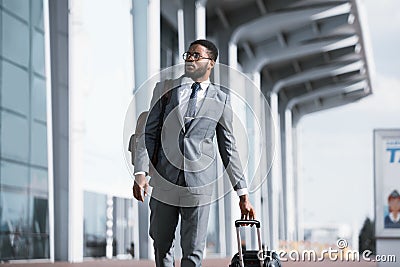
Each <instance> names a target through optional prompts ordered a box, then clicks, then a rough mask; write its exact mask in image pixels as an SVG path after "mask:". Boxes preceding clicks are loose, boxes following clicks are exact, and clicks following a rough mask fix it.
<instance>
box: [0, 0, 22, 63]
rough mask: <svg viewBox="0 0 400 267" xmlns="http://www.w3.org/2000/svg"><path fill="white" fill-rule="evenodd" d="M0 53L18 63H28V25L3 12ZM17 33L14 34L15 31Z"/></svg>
mask: <svg viewBox="0 0 400 267" xmlns="http://www.w3.org/2000/svg"><path fill="white" fill-rule="evenodd" d="M10 1H11V0H10ZM2 15H3V18H2V19H3V21H2V24H3V25H2V26H3V29H2V30H3V35H2V39H1V40H2V45H3V51H2V55H3V56H4V57H6V58H8V59H10V60H12V61H14V62H16V63H18V64H20V65H23V66H25V67H28V63H29V29H28V26H27V25H25V24H23V23H22V22H20V21H18V20H17V19H15V18H13V17H11V16H9V15H7V14H6V13H5V12H3V14H2ZM16 32H17V33H18V34H15V33H16Z"/></svg>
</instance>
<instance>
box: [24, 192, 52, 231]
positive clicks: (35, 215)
mask: <svg viewBox="0 0 400 267" xmlns="http://www.w3.org/2000/svg"><path fill="white" fill-rule="evenodd" d="M31 205H32V207H31V209H30V213H31V216H29V217H30V218H31V221H30V223H29V224H30V225H32V230H31V232H32V233H35V234H39V233H42V234H45V233H47V234H48V233H49V212H48V200H47V198H43V197H39V196H32V198H31Z"/></svg>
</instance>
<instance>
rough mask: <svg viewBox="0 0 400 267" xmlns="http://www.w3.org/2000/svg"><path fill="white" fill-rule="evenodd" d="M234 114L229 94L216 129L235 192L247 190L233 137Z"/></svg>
mask: <svg viewBox="0 0 400 267" xmlns="http://www.w3.org/2000/svg"><path fill="white" fill-rule="evenodd" d="M232 123H233V112H232V107H231V100H230V96H229V94H227V97H226V101H225V106H224V111H223V113H222V116H221V118H220V120H219V121H218V124H217V128H216V135H217V142H218V149H219V153H220V155H221V159H222V163H223V164H224V167H225V169H226V172H227V173H228V176H229V179H230V181H231V183H232V186H233V188H234V190H235V191H236V190H238V189H243V188H247V184H246V179H245V176H244V173H243V169H242V164H241V162H240V158H239V153H238V151H237V148H236V141H235V138H234V136H233V125H232Z"/></svg>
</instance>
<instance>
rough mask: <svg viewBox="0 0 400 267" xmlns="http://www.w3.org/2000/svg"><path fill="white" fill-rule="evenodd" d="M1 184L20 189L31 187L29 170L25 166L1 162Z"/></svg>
mask: <svg viewBox="0 0 400 267" xmlns="http://www.w3.org/2000/svg"><path fill="white" fill-rule="evenodd" d="M0 181H1V184H2V185H11V186H19V187H27V186H28V185H29V169H28V167H27V166H25V165H21V164H15V163H11V162H7V161H1V180H0Z"/></svg>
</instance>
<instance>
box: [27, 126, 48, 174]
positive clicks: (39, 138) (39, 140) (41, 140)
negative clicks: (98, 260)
mask: <svg viewBox="0 0 400 267" xmlns="http://www.w3.org/2000/svg"><path fill="white" fill-rule="evenodd" d="M31 149H32V150H31V163H32V164H35V165H39V166H43V167H47V127H46V125H43V124H41V123H37V122H32V140H31Z"/></svg>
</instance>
